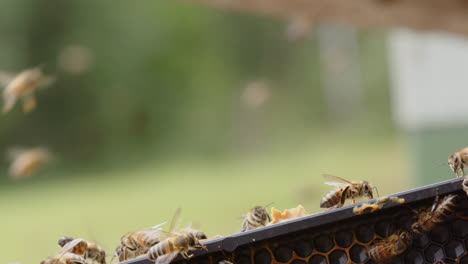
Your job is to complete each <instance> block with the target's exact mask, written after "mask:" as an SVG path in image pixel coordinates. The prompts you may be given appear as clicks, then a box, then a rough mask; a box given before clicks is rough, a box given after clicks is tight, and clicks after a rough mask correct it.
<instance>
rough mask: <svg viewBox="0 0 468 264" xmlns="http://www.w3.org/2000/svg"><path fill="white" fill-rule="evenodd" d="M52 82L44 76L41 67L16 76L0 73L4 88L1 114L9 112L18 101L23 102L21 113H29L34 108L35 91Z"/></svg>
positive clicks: (52, 80)
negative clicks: (3, 102)
mask: <svg viewBox="0 0 468 264" xmlns="http://www.w3.org/2000/svg"><path fill="white" fill-rule="evenodd" d="M54 80H55V79H54V78H53V77H50V76H46V75H44V73H43V72H42V68H41V67H35V68H32V69H27V70H24V71H22V72H20V73H18V74H16V75H12V74H8V73H0V82H1V83H2V84H3V85H4V86H5V89H4V90H3V99H4V100H5V104H4V105H3V110H2V111H3V113H7V112H9V111H11V109H13V107H14V106H15V103H16V101H17V100H18V99H22V100H23V111H24V112H25V113H28V112H31V111H32V110H34V109H35V108H36V99H35V96H34V93H35V92H36V90H37V89H38V88H40V87H45V86H47V85H49V84H51V83H52V82H54Z"/></svg>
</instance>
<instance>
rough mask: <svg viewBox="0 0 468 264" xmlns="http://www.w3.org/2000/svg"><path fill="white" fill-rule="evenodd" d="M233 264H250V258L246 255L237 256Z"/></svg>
mask: <svg viewBox="0 0 468 264" xmlns="http://www.w3.org/2000/svg"><path fill="white" fill-rule="evenodd" d="M234 262H235V263H239V264H251V263H250V257H249V256H247V255H239V256H237V258H235V261H234Z"/></svg>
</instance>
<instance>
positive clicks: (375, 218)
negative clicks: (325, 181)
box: [186, 195, 468, 264]
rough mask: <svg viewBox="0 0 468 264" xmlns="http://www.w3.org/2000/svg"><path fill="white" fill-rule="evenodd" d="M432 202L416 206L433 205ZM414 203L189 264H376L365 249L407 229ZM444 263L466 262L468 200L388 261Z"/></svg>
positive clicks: (467, 260)
mask: <svg viewBox="0 0 468 264" xmlns="http://www.w3.org/2000/svg"><path fill="white" fill-rule="evenodd" d="M432 202H433V199H429V200H427V201H424V202H422V203H420V204H418V206H431V205H432ZM412 208H414V206H413V205H411V206H408V205H405V206H400V207H398V208H392V209H389V210H386V211H384V212H382V211H380V212H376V213H373V214H366V215H360V216H355V217H353V218H351V219H348V220H347V221H346V222H343V221H342V222H338V223H333V224H326V225H324V226H321V227H320V228H318V229H317V228H313V229H308V230H304V231H301V232H297V233H292V234H287V235H284V236H279V237H276V238H271V239H269V240H266V241H261V242H256V243H252V244H249V245H246V246H242V247H239V248H237V249H236V250H235V251H234V252H229V253H228V252H215V253H212V254H209V255H205V256H200V257H197V258H194V259H191V260H189V261H186V262H187V263H190V264H192V263H193V264H218V262H219V261H221V260H229V261H231V262H233V263H236V264H270V263H273V264H280V263H281V264H348V263H365V264H373V263H374V262H373V261H372V260H370V259H369V258H368V256H367V247H368V246H369V245H371V244H372V243H373V242H374V241H375V240H376V239H382V238H385V237H388V236H390V235H391V234H393V233H395V232H396V231H398V230H400V229H404V228H406V229H409V227H410V225H411V224H412V223H413V221H414V220H412V216H413V214H412V211H411V210H412ZM437 260H443V261H445V263H447V264H451V263H460V264H468V198H467V196H466V195H464V198H463V201H461V203H460V205H459V207H458V211H457V214H456V215H453V216H452V217H451V218H450V219H449V220H448V221H447V222H445V223H443V224H440V225H438V226H436V227H435V228H434V229H433V230H431V231H430V232H429V233H426V234H424V235H421V236H419V237H416V238H415V240H414V242H413V244H412V246H411V247H410V248H409V249H408V250H407V251H405V252H404V253H403V254H401V255H399V256H397V257H395V258H394V259H393V260H392V261H391V262H390V263H392V264H400V263H402V264H403V263H408V264H426V263H430V264H432V263H433V262H435V261H437Z"/></svg>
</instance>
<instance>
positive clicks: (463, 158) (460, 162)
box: [448, 147, 468, 177]
mask: <svg viewBox="0 0 468 264" xmlns="http://www.w3.org/2000/svg"><path fill="white" fill-rule="evenodd" d="M448 164H449V166H450V168H451V169H452V171H453V172H454V173H455V175H456V176H457V177H460V176H463V175H465V165H468V147H467V148H462V149H460V150H458V151H456V152H455V153H453V154H452V155H450V156H449V157H448ZM460 171H461V173H462V174H461V175H460V174H459V172H460Z"/></svg>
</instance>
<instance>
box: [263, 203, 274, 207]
mask: <svg viewBox="0 0 468 264" xmlns="http://www.w3.org/2000/svg"><path fill="white" fill-rule="evenodd" d="M274 203H275V202H271V203H269V204H267V205H265V206H264V207H268V206H272V205H273V204H274Z"/></svg>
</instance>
